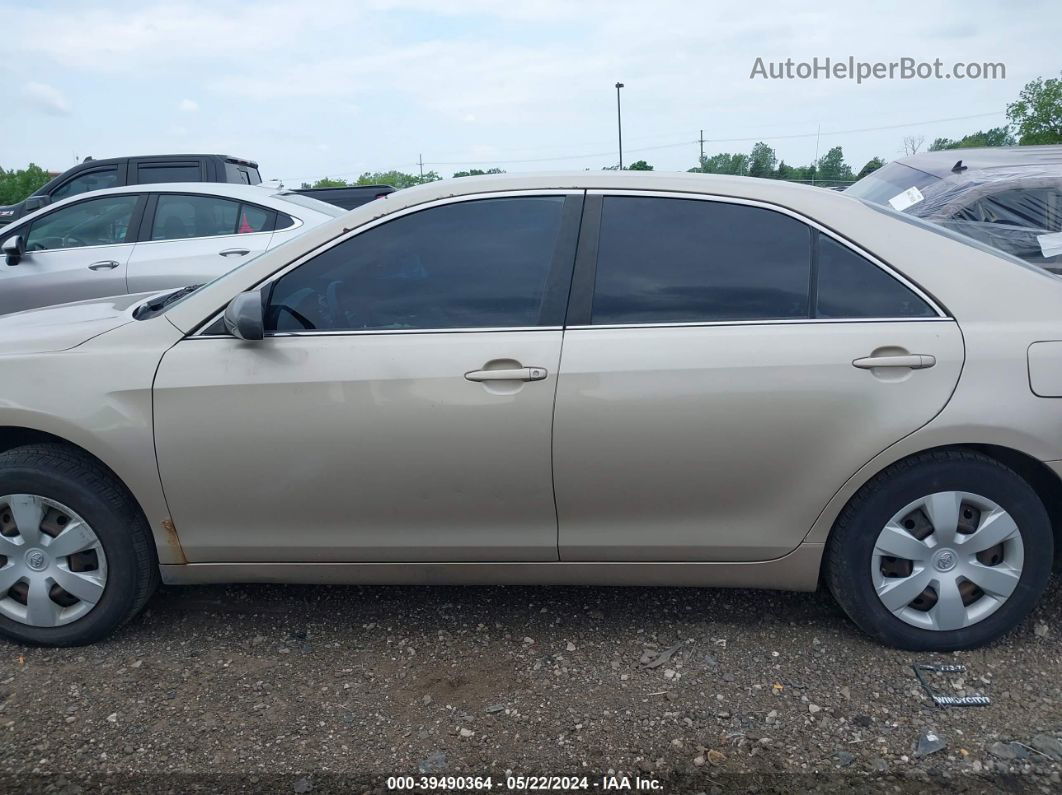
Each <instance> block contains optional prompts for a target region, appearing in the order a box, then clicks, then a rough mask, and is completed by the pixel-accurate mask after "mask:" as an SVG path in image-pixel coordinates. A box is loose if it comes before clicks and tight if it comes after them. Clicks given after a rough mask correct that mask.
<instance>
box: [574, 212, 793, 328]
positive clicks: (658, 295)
mask: <svg viewBox="0 0 1062 795" xmlns="http://www.w3.org/2000/svg"><path fill="white" fill-rule="evenodd" d="M810 276H811V231H810V229H809V228H808V227H807V226H805V225H804V224H802V223H801V222H799V221H797V220H795V219H793V218H790V217H789V216H786V215H783V214H781V213H777V212H773V211H771V210H765V209H762V208H759V207H747V206H744V205H738V204H727V203H723V202H713V201H703V200H694V199H659V198H648V197H647V198H641V197H626V196H623V197H620V196H616V197H607V198H606V199H605V200H604V207H603V209H602V216H601V237H600V243H599V250H598V262H597V280H596V285H595V289H594V303H593V315H592V322H593V323H595V324H612V323H675V322H707V321H725V320H760V319H774V318H800V317H807V316H808V285H809V281H810Z"/></svg>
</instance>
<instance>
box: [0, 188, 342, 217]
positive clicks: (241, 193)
mask: <svg viewBox="0 0 1062 795" xmlns="http://www.w3.org/2000/svg"><path fill="white" fill-rule="evenodd" d="M287 192H289V191H287V190H286V189H285V188H279V187H277V186H276V185H264V184H263V185H240V184H235V183H230V182H158V183H148V184H145V185H126V186H124V187H120V188H104V189H103V190H91V191H86V192H85V193H78V194H76V195H74V196H69V197H67V198H65V199H60V200H59V201H57V202H53V203H51V204H46V205H45V206H44V207H42V208H41V209H39V210H36V211H34V212H32V213H28V214H27V215H24V216H22V217H21V218H17V219H15V220H14V221H12V222H11V226H12V227H14V226H16V225H20V224H22V223H25V222H26V221H27V220H31V219H33V218H35V217H36V216H38V215H43V214H44V213H47V212H51V211H52V210H54V209H56V208H57V207H62V206H63V205H65V204H72V203H74V202H76V201H83V200H85V199H93V198H99V197H102V196H122V195H129V194H135V193H194V194H197V195H200V196H218V197H221V198H225V199H235V200H237V201H245V202H251V203H253V204H259V205H262V206H263V207H269V208H270V209H273V210H281V211H282V212H286V213H288V214H290V215H294V216H295V217H297V218H303V219H305V217H306V215H307V214H308V213H314V214H316V215H319V216H322V217H333V216H334V215H335V213H330V212H327V211H326V210H325V208H322V209H321V210H318V209H315V208H314V207H313V200H309V201H307V200H303V201H299V202H289V201H286V200H285V198H284V194H285V193H287ZM305 198H306V199H309V197H305ZM329 209H330V208H329Z"/></svg>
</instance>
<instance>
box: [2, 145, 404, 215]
mask: <svg viewBox="0 0 1062 795" xmlns="http://www.w3.org/2000/svg"><path fill="white" fill-rule="evenodd" d="M172 182H231V183H235V184H237V185H258V184H260V183H261V182H262V177H261V175H260V174H259V173H258V164H257V163H255V162H253V161H251V160H244V159H242V158H239V157H230V156H229V155H149V156H142V157H112V158H109V159H107V160H93V159H91V158H86V159H85V161H84V162H83V163H78V164H77V165H76V166H74V167H73V168H71V169H68V170H66V171H64V172H63V173H62V174H60V175H59V176H58V177H56V178H55V179H53V180H51V181H50V182H48V183H47V184H45V185H43V186H42V187H40V188H38V189H37V190H36V191H34V192H33V193H32V194H31V195H30V196H27V197H26V198H25V199H23V200H22V201H20V202H19V203H18V204H11V205H8V206H6V207H5V206H0V227H2V226H6V225H7V224H10V223H12V222H14V221H17V220H18V219H19V218H21V217H23V216H24V215H28V214H29V213H32V212H35V211H37V210H39V209H40V208H41V207H44V206H46V205H48V204H51V203H52V202H56V201H59V200H60V199H69V198H70V197H71V196H76V195H77V194H79V193H85V192H87V191H90V190H102V189H104V188H124V187H125V186H127V185H145V184H159V183H172ZM393 191H394V188H392V187H391V186H390V185H358V186H354V187H347V188H304V189H301V190H295V191H294V192H295V193H301V194H303V195H305V196H310V197H312V198H314V199H319V200H321V201H324V202H328V203H329V204H334V205H336V206H337V207H342V208H343V209H345V210H352V209H353V208H355V207H358V206H360V205H362V204H365V203H366V202H370V201H372V200H373V199H377V198H379V197H381V196H384V195H386V194H388V193H392V192H393Z"/></svg>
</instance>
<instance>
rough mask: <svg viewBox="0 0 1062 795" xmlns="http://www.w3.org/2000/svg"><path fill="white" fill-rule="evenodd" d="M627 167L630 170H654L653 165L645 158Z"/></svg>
mask: <svg viewBox="0 0 1062 795" xmlns="http://www.w3.org/2000/svg"><path fill="white" fill-rule="evenodd" d="M627 169H628V170H629V171H652V170H653V167H652V166H651V165H649V164H648V163H646V162H645V161H644V160H635V161H634V162H633V163H631V164H630V165H629V166H627Z"/></svg>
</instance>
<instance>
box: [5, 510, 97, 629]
mask: <svg viewBox="0 0 1062 795" xmlns="http://www.w3.org/2000/svg"><path fill="white" fill-rule="evenodd" d="M106 585H107V556H106V555H105V554H104V552H103V545H102V544H101V543H100V540H99V538H97V537H96V533H95V532H93V530H92V528H91V527H89V526H88V523H87V522H85V521H84V520H83V519H82V518H81V517H80V516H78V515H77V514H76V513H74V512H73V511H72V510H70V509H69V508H67V507H66V506H65V505H63V504H62V503H59V502H56V501H55V500H49V499H48V498H46V497H38V496H37V495H35V494H8V495H7V496H4V497H0V615H3V616H5V617H7V618H10V619H13V620H14V621H18V622H19V623H22V624H29V625H30V626H34V627H58V626H62V625H63V624H69V623H70V622H71V621H77V619H79V618H81V617H82V616H84V615H85V614H86V613H88V612H89V611H90V610H91V609H92V608H93V607H95V606H96V603H97V602H99V600H100V598H102V596H103V590H104V588H105V587H106Z"/></svg>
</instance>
